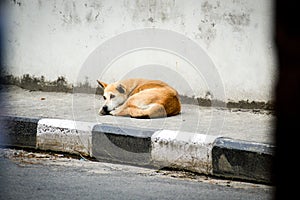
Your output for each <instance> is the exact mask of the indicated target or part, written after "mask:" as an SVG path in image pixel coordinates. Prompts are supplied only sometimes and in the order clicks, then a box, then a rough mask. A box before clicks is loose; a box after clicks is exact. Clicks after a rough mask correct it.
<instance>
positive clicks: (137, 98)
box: [98, 79, 181, 118]
mask: <svg viewBox="0 0 300 200" xmlns="http://www.w3.org/2000/svg"><path fill="white" fill-rule="evenodd" d="M98 83H99V85H100V86H101V87H102V88H103V89H104V94H103V96H104V97H105V98H106V100H105V102H104V105H103V107H102V108H101V109H100V111H99V113H100V114H111V115H116V116H130V117H135V118H157V117H167V116H173V115H177V114H179V113H180V111H181V103H180V100H179V96H178V92H177V91H176V90H175V89H173V88H172V87H170V86H169V85H168V84H166V83H164V82H162V81H158V80H147V79H127V80H122V81H119V82H116V83H112V84H106V83H104V82H102V81H98ZM111 97H112V98H111Z"/></svg>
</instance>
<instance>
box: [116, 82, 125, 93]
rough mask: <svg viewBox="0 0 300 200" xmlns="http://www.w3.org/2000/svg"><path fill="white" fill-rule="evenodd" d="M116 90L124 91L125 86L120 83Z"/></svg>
mask: <svg viewBox="0 0 300 200" xmlns="http://www.w3.org/2000/svg"><path fill="white" fill-rule="evenodd" d="M116 90H117V91H118V92H120V93H121V94H123V93H125V87H124V86H123V85H122V84H119V85H118V87H117V88H116Z"/></svg>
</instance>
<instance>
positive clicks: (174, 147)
mask: <svg viewBox="0 0 300 200" xmlns="http://www.w3.org/2000/svg"><path fill="white" fill-rule="evenodd" d="M0 123H1V136H0V146H15V147H24V148H26V147H29V148H36V149H41V150H52V151H60V152H65V153H71V154H79V155H84V156H90V157H94V158H96V159H97V160H104V161H108V162H118V163H126V164H133V165H139V166H151V167H156V168H164V167H167V168H175V169H180V170H188V171H192V172H197V173H202V174H206V175H213V176H219V177H224V178H230V179H240V180H245V181H255V182H263V183H268V184H269V183H272V174H271V166H272V162H273V159H274V150H275V146H273V145H269V144H262V143H255V142H249V141H242V140H234V139H231V138H224V137H218V136H210V135H204V134H198V133H191V132H181V131H170V130H155V129H142V128H136V127H119V126H117V125H112V124H96V123H89V122H78V121H76V122H75V121H73V120H64V119H48V118H43V119H34V118H26V117H13V116H1V117H0Z"/></svg>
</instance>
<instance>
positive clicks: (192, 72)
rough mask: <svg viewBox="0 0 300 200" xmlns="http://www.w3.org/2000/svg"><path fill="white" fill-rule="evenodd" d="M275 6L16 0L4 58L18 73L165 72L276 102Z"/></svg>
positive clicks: (239, 96) (214, 90)
mask: <svg viewBox="0 0 300 200" xmlns="http://www.w3.org/2000/svg"><path fill="white" fill-rule="evenodd" d="M272 6H273V5H272V1H271V0H265V1H260V0H251V1H246V0H222V1H221V0H210V1H207V0H191V1H184V0H164V1H163V0H148V1H142V0H136V1H131V0H122V1H110V0H82V1H75V0H73V1H72V0H53V1H43V0H10V1H9V2H8V5H7V9H6V10H7V11H8V17H9V18H8V23H7V26H8V28H7V33H6V39H5V41H6V49H7V51H6V59H5V62H4V64H5V66H6V67H7V73H8V74H13V75H14V76H21V75H23V74H27V73H28V74H31V75H34V76H42V75H43V76H45V77H46V78H47V79H50V80H51V79H56V78H57V77H58V76H65V77H66V78H67V80H68V82H70V83H73V84H76V83H78V82H82V81H84V80H85V79H86V77H87V78H88V80H89V81H91V84H92V85H94V84H95V83H96V82H95V80H94V79H95V78H101V79H103V80H106V81H114V80H118V79H120V78H123V77H133V76H135V77H136V76H140V77H149V78H159V79H163V80H165V81H167V82H169V83H170V84H172V85H173V86H174V87H176V88H178V90H179V91H180V93H181V94H183V95H188V96H198V97H206V98H217V99H221V100H225V101H228V100H233V101H239V100H250V101H252V100H255V101H269V100H272V92H273V85H274V82H275V78H276V70H275V69H276V59H275V54H274V51H275V49H274V48H275V46H274V44H273V38H272V18H273V7H272ZM146 28H149V29H146ZM136 30H138V31H137V32H136ZM168 35H169V36H170V37H168ZM122 38H123V40H121V39H122ZM135 38H136V41H135ZM147 38H148V41H147ZM124 40H125V41H124ZM154 40H155V41H154ZM176 40H177V41H176ZM179 40H180V41H179ZM151 41H153V46H152V43H151ZM135 43H138V45H136V46H134V45H135ZM109 45H111V46H109ZM143 45H144V46H143ZM180 47H182V48H180ZM194 49H196V50H194ZM197 55H199V56H197ZM97 58H98V59H97ZM105 59H106V60H105ZM103 65H105V66H103Z"/></svg>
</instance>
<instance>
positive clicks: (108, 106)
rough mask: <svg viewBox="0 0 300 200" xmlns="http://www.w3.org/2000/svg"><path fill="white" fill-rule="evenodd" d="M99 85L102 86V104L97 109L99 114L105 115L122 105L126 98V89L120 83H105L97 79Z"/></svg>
mask: <svg viewBox="0 0 300 200" xmlns="http://www.w3.org/2000/svg"><path fill="white" fill-rule="evenodd" d="M97 82H98V84H99V86H100V87H102V88H103V98H104V104H103V106H102V108H100V110H99V114H102V115H107V114H109V112H110V111H112V110H114V109H116V108H117V107H119V106H120V105H122V104H123V103H124V102H125V101H126V99H127V95H126V89H125V87H124V86H123V85H122V84H120V83H112V84H107V83H104V82H102V81H99V80H97Z"/></svg>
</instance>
